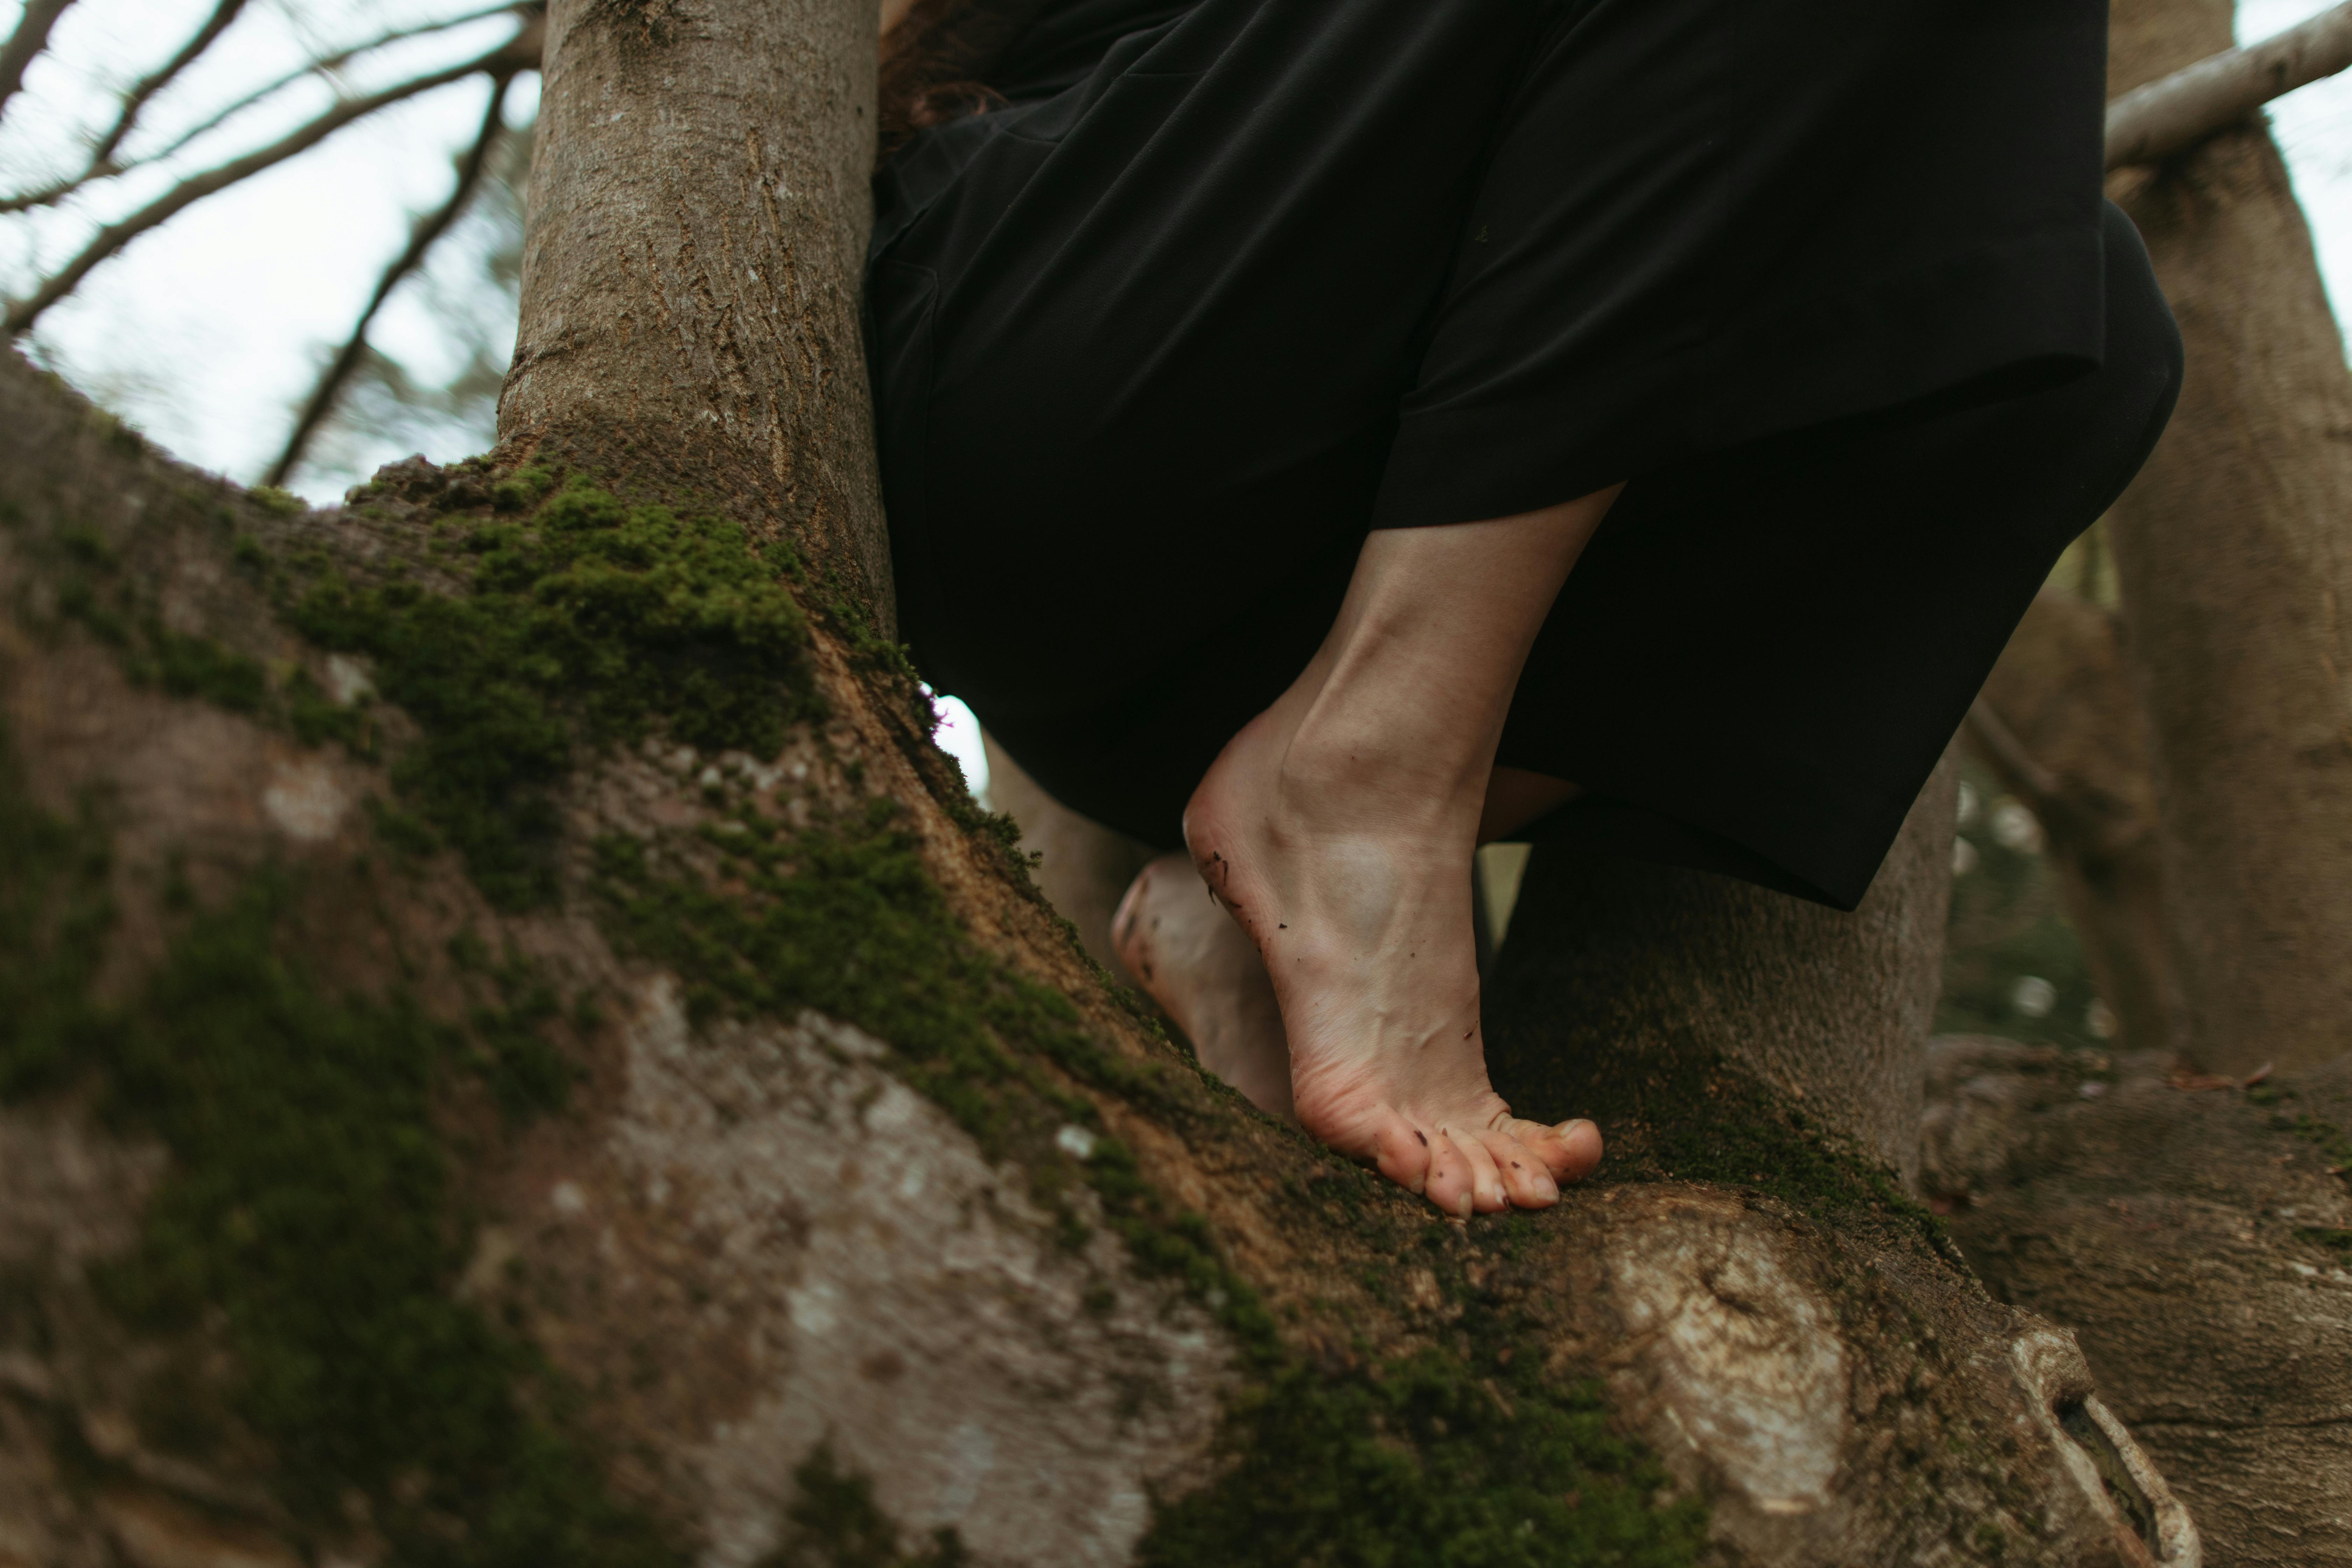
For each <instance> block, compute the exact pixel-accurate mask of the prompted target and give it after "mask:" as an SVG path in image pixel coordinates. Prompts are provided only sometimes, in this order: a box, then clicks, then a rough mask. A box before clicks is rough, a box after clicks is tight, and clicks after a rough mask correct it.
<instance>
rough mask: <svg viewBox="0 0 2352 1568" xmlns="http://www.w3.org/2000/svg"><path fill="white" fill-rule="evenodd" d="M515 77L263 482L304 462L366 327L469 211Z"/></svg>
mask: <svg viewBox="0 0 2352 1568" xmlns="http://www.w3.org/2000/svg"><path fill="white" fill-rule="evenodd" d="M513 81H514V77H513V75H512V73H509V74H507V75H503V76H499V77H495V78H493V79H492V80H491V83H490V102H489V107H488V109H487V110H484V111H483V114H482V130H481V134H480V135H478V136H477V137H475V138H474V144H473V146H472V147H471V148H470V149H468V150H467V153H466V156H465V160H464V161H463V162H462V163H459V164H458V165H457V188H456V189H455V190H453V191H451V192H450V193H449V199H448V200H447V201H446V202H444V203H443V204H442V205H441V207H440V209H439V210H438V211H436V212H435V213H433V214H431V215H430V216H427V217H425V219H424V220H423V221H421V222H420V223H418V224H417V226H416V227H415V230H414V231H413V232H412V233H411V234H410V235H409V237H408V245H407V247H406V248H405V249H404V250H402V251H401V253H400V254H399V255H398V256H396V257H394V258H393V262H392V265H391V266H389V267H387V268H384V270H383V277H382V278H381V279H378V280H377V282H376V286H375V292H374V293H373V294H371V295H369V296H368V302H367V307H366V308H365V309H364V310H361V311H360V319H359V321H357V322H356V323H354V324H353V326H352V335H351V337H350V338H349V339H348V340H346V341H345V342H344V343H343V346H342V349H341V352H340V353H337V354H336V355H335V357H334V359H333V360H332V361H331V363H329V364H328V366H327V368H326V371H325V373H324V374H321V375H320V377H319V384H318V386H317V387H316V388H315V389H314V390H313V391H312V392H311V394H310V402H309V403H308V404H306V405H304V406H303V409H302V416H301V417H300V418H299V419H298V420H296V421H295V422H294V430H293V433H292V434H291V435H289V436H288V437H286V449H285V450H284V451H283V452H280V453H279V454H278V461H277V462H275V463H273V464H271V465H270V468H269V474H268V478H267V479H264V480H263V481H262V482H263V483H265V484H271V485H282V484H284V483H285V482H286V476H287V475H288V474H289V473H291V472H292V471H293V468H294V465H295V464H297V463H299V462H300V461H301V460H302V453H303V449H304V448H305V447H309V446H310V437H312V436H314V435H316V434H317V433H318V429H319V426H320V424H321V423H323V422H324V421H325V419H326V417H327V416H328V415H329V414H331V413H332V412H333V411H334V406H335V402H336V399H337V398H339V397H341V395H342V391H343V385H344V384H345V383H346V382H348V381H350V380H351V377H352V371H354V370H356V369H357V368H358V367H359V363H360V356H361V355H362V354H363V353H366V352H367V334H368V326H369V324H370V323H371V322H373V321H374V320H375V315H376V312H377V311H378V310H382V309H383V302H384V301H385V300H388V299H390V298H391V297H392V291H393V290H394V289H397V288H399V287H400V284H401V281H402V279H405V278H406V277H407V276H408V275H409V274H410V273H411V272H414V271H415V270H416V269H417V268H419V267H422V266H423V265H424V264H425V256H426V255H427V254H428V253H429V252H430V251H431V250H432V248H433V247H434V246H435V245H436V243H437V242H438V241H439V240H440V238H441V237H442V236H443V235H445V234H446V233H448V232H449V226H450V225H451V224H453V223H455V222H457V215H458V214H460V213H462V212H464V211H465V210H466V204H467V203H468V202H470V201H472V200H473V198H474V192H475V191H476V190H477V189H478V187H479V186H480V184H481V183H482V171H483V170H485V169H486V168H488V166H489V161H490V153H491V150H492V149H493V148H495V147H497V145H498V143H499V134H500V133H501V132H504V131H505V129H506V104H507V89H508V87H509V85H510V84H512V82H513Z"/></svg>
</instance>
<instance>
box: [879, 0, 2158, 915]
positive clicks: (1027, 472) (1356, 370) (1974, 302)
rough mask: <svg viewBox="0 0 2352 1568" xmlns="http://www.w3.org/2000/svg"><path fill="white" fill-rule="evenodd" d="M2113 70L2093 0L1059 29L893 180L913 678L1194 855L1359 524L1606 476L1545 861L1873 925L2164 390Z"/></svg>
mask: <svg viewBox="0 0 2352 1568" xmlns="http://www.w3.org/2000/svg"><path fill="white" fill-rule="evenodd" d="M2104 61H2105V6H2104V5H2103V4H2100V3H2099V0H1565V3H1563V0H1196V3H1194V4H1190V5H1170V4H1168V3H1167V0H1060V3H1055V0H1047V3H1046V5H1045V8H1044V9H1043V10H1042V11H1041V12H1040V13H1039V14H1038V15H1037V16H1035V18H1034V20H1033V21H1032V22H1031V23H1029V24H1028V26H1027V27H1026V29H1025V30H1024V32H1022V33H1021V34H1020V35H1019V36H1017V37H1015V38H1014V39H1013V43H1012V44H1011V46H1010V47H1009V48H1008V49H1007V50H1006V51H1005V52H1004V53H1003V56H1002V58H1000V59H999V60H998V61H996V62H995V64H994V65H993V67H992V68H991V70H990V73H989V75H988V80H989V81H990V83H991V85H992V86H993V87H995V88H996V89H998V90H999V91H1001V92H1002V93H1003V96H1004V97H1005V98H1006V99H1007V100H1009V104H1008V106H1007V107H1004V108H1001V109H998V110H993V111H992V112H989V113H986V114H982V115H979V116H976V117H973V118H971V119H967V120H963V121H955V122H952V123H950V124H947V125H943V126H940V127H937V128H935V129H933V130H930V131H929V132H924V133H923V134H922V135H921V136H919V138H918V139H917V140H916V141H915V142H912V143H911V144H910V145H908V147H906V148H905V149H904V150H903V151H901V152H900V153H898V154H897V155H896V156H895V157H894V158H892V159H891V160H890V161H889V163H887V165H886V166H885V167H884V168H883V169H882V170H881V172H880V173H879V174H878V175H877V180H876V187H875V188H876V198H877V204H876V205H877V211H876V228H875V235H874V242H873V249H872V257H871V263H870V266H869V268H868V272H867V279H866V300H867V336H868V343H867V348H868V356H869V362H870V365H871V369H872V374H873V376H874V387H875V395H876V409H877V431H878V434H879V438H880V444H881V455H882V465H883V482H884V489H885V496H886V500H887V505H888V509H889V516H890V525H891V534H892V544H893V554H894V563H895V567H896V572H897V577H898V595H899V604H900V615H901V625H902V627H903V630H904V634H905V635H906V637H907V638H908V641H909V642H910V643H911V645H912V647H913V649H914V654H915V658H916V660H917V662H918V665H919V668H922V669H923V671H924V672H925V674H926V676H927V678H928V679H930V680H931V681H932V683H933V684H934V685H935V686H937V687H938V688H940V689H942V690H945V691H949V692H952V693H954V694H956V695H958V696H960V697H962V698H963V699H964V700H967V701H968V702H970V703H971V707H972V708H973V710H975V711H976V712H977V713H978V715H979V717H980V719H981V721H982V723H983V724H985V725H986V726H988V728H989V729H990V730H991V731H992V733H993V734H994V735H995V736H996V737H997V739H998V740H999V741H1000V742H1002V743H1003V745H1004V746H1005V747H1006V748H1007V749H1008V750H1009V751H1010V752H1012V754H1013V756H1014V757H1015V758H1017V759H1018V760H1019V761H1020V762H1021V763H1022V765H1023V766H1024V768H1026V769H1027V770H1028V771H1029V772H1030V773H1032V774H1034V776H1035V777H1036V778H1037V780H1038V782H1039V783H1040V784H1043V785H1044V786H1045V788H1046V789H1047V790H1049V791H1051V792H1052V793H1053V794H1054V795H1056V796H1057V797H1058V798H1060V799H1061V800H1063V801H1064V802H1065V803H1066V804H1067V805H1070V806H1072V807H1073V808H1075V809H1076V810H1078V811H1080V812H1083V813H1085V814H1086V815H1087V816H1092V817H1095V818H1097V820H1100V821H1102V822H1105V823H1107V824H1109V825H1110V826H1115V827H1118V828H1119V829H1121V830H1123V831H1125V832H1127V833H1129V834H1132V835H1134V836H1136V837H1140V838H1144V839H1146V840H1149V841H1151V842H1154V843H1156V844H1160V845H1161V846H1164V847H1173V846H1174V845H1175V844H1176V843H1177V842H1178V821H1179V816H1180V814H1181V809H1182V806H1183V804H1184V801H1185V799H1186V798H1187V796H1188V795H1190V794H1191V791H1192V787H1193V785H1194V784H1196V783H1197V782H1198V781H1199V779H1200V777H1201V774H1202V772H1203V771H1204V770H1205V769H1206V768H1207V766H1208V764H1209V763H1210V762H1211V760H1212V759H1213V757H1214V756H1215V754H1216V752H1217V751H1218V749H1219V748H1220V747H1221V746H1222V745H1223V742H1225V741H1226V740H1227V739H1229V738H1230V737H1231V736H1232V734H1233V733H1234V731H1236V730H1237V729H1239V728H1240V727H1241V725H1242V724H1244V722H1246V721H1248V720H1249V718H1250V717H1251V716H1252V715H1254V714H1255V713H1256V712H1257V711H1259V710H1261V709H1263V708H1264V707H1265V705H1266V704H1267V703H1268V702H1270V701H1271V700H1273V698H1274V697H1275V696H1276V694H1277V693H1278V692H1280V691H1281V690H1282V689H1283V688H1284V687H1285V686H1286V685H1287V684H1288V683H1289V681H1290V680H1291V679H1293V678H1294V677H1296V676H1297V673H1298V671H1299V669H1300V668H1302V667H1303V666H1304V665H1305V663H1306V662H1307V658H1308V656H1309V655H1310V654H1311V653H1312V652H1313V650H1314V648H1315V646H1316V645H1317V643H1318V641H1319V640H1320V638H1321V637H1322V635H1323V633H1324V632H1325V631H1326V630H1327V629H1328V626H1330V623H1331V620H1332V617H1333V615H1334V614H1335V612H1336V610H1337V607H1338V605H1339V598H1340V595H1341V593H1342V591H1343V589H1344V587H1345V584H1346V582H1347V577H1348V573H1349V568H1350V566H1351V565H1352V563H1353V561H1354V557H1355V554H1356V552H1357V550H1358V548H1359V546H1360V542H1361V541H1362V538H1363V535H1364V534H1365V532H1366V531H1368V530H1370V529H1373V528H1392V527H1415V526H1424V525H1440V524H1446V523H1454V522H1466V521H1477V520H1481V519H1487V518H1496V517H1503V516H1508V515H1512V514H1514V513H1517V512H1523V511H1527V510H1533V509H1535V508H1538V507H1542V506H1546V505H1549V504H1551V503H1554V502H1558V501H1563V500H1571V499H1573V498H1575V497H1577V496H1580V495H1583V494H1586V493H1588V492H1590V491H1592V490H1595V489H1601V488H1602V487H1604V486H1606V485H1609V484H1611V483H1613V482H1615V481H1618V480H1621V479H1623V480H1629V481H1630V483H1629V484H1628V485H1627V488H1626V489H1625V491H1624V493H1623V495H1622V497H1621V498H1620V500H1618V502H1617V503H1616V505H1615V507H1614V508H1613V510H1612V512H1611V513H1610V516H1609V518H1608V520H1607V521H1606V522H1605V523H1604V524H1603V526H1602V528H1601V531H1600V533H1599V535H1598V536H1597V537H1596V538H1595V539H1594V541H1593V542H1592V543H1591V546H1590V547H1589V548H1588V550H1587V551H1586V552H1585V554H1584V556H1583V558H1582V559H1581V560H1580V563H1579V564H1578V565H1577V568H1576V570H1575V572H1574V574H1572V575H1571V577H1570V581H1569V584H1568V587H1567V589H1566V591H1565V592H1564V593H1563V594H1562V595H1561V596H1560V598H1559V602H1558V605H1556V607H1555V608H1554V610H1553V612H1552V615H1551V616H1550V618H1549V621H1548V622H1547V624H1546V626H1545V627H1544V629H1543V632H1542V634H1541V636H1540V637H1538V642H1537V644H1536V647H1535V650H1534V652H1533V654H1532V655H1531V657H1530V658H1529V661H1528V668H1527V670H1526V673H1525V674H1524V676H1523V677H1522V679H1521V681H1520V684H1519V688H1518V690H1517V696H1516V698H1515V700H1514V701H1513V705H1512V708H1511V713H1510V718H1509V721H1508V723H1507V727H1506V730H1505V733H1504V737H1503V742H1502V749H1501V752H1500V757H1499V760H1500V761H1501V762H1502V763H1506V764H1510V765H1515V766H1519V767H1525V768H1531V769H1534V770H1537V771H1538V772H1542V773H1550V774H1553V775H1555V776H1558V777H1560V778H1565V779H1570V780H1573V781H1575V782H1576V783H1578V784H1581V785H1583V786H1584V789H1585V791H1586V794H1585V795H1583V796H1582V797H1580V800H1579V801H1578V802H1577V803H1576V804H1575V805H1571V806H1570V807H1568V808H1566V809H1564V810H1562V811H1560V812H1558V813H1555V814H1553V816H1550V817H1548V818H1546V819H1545V820H1544V821H1543V822H1541V823H1539V824H1538V825H1537V826H1535V827H1533V828H1531V829H1529V830H1528V834H1527V835H1526V836H1527V837H1539V838H1567V839H1572V840H1574V841H1576V842H1578V843H1580V844H1581V845H1583V846H1585V847H1598V848H1603V849H1611V850H1615V851H1618V852H1622V853H1629V854H1634V855H1639V856H1643V857H1646V858H1654V859H1660V860H1664V861H1669V862H1675V863H1680V864H1686V865H1696V866H1701V867H1706V868H1713V869H1717V870H1722V871H1727V872H1729V873H1731V874H1734V875H1738V876H1742V877H1746V878H1748V879H1751V880H1755V881H1758V882H1761V883H1764V884H1766V885H1768V886H1771V887H1776V888H1780V889H1785V890H1788V891H1791V892H1796V893H1799V894H1801V895H1803V896H1806V897H1810V898H1814V899H1817V900H1822V901H1824V902H1828V903H1831V904H1834V905H1837V906H1839V907H1843V908H1851V907H1853V904H1854V903H1855V902H1857V901H1858V900H1860V899H1861V897H1862V895H1863V893H1864V890H1865V889H1867V887H1868V886H1869V883H1870V879H1871V878H1872V876H1873V875H1874V872H1875V870H1876V868H1877V866H1878V863H1879V861H1880V859H1881V858H1883V857H1884V855H1885V850H1886V847H1887V846H1888V844H1889V843H1891V842H1892V840H1893V837H1894V835H1895V831H1896V830H1897V828H1898V827H1899V826H1900V825H1901V822H1902V819H1903V816H1904V815H1905V813H1906V810H1907V809H1908V807H1909V805H1910V803H1911V801H1912V799H1913V797H1914V796H1915V795H1916V794H1917V791H1918V788H1919V786H1920V784H1921V783H1922V782H1923V780H1924V779H1925V778H1926V776H1927V773H1928V772H1929V770H1930V769H1931V768H1932V767H1933V766H1934V763H1935V762H1936V759H1937V756H1938V755H1939V754H1940V752H1941V751H1942V749H1943V747H1944V744H1945V742H1947V741H1948V739H1949V737H1950V735H1951V733H1952V731H1953V730H1954V728H1955V727H1956V726H1957V724H1958V721H1959V720H1960V717H1961V715H1962V714H1963V712H1964V711H1965V710H1966V709H1967V706H1968V703H1969V700H1970V699H1971V698H1972V697H1973V696H1974V694H1975V692H1976V690H1977V689H1978V687H1979V685H1980V684H1981V683H1982V681H1983V679H1984V676H1985V674H1986V672H1987V670H1988V669H1989V668H1990V666H1991V663H1992V661H1993V659H1994V658H1995V657H1996V656H1997V655H1998V653H1999V652H2000V647H2001V646H2002V644H2003V643H2004V642H2005V641H2006V639H2007V637H2008V636H2009V634H2010V632H2011V630H2012V629H2013V627H2014V626H2015V625H2016V622H2017V620H2018V618H2019V616H2021V615H2022V613H2023V611H2024V607H2025V605H2026V604H2027V602H2028V600H2029V599H2030V598H2031V596H2032V593H2033V591H2034V589H2035V588H2036V587H2037V586H2038V585H2039V584H2041V582H2042V579H2043V577H2044V576H2045V575H2046V574H2047V573H2048V570H2049V568H2050V566H2051V564H2052V563H2053V562H2054V560H2055V559H2056V556H2057V554H2058V552H2059V551H2060V550H2061V549H2062V548H2063V546H2064V545H2065V544H2066V543H2067V542H2068V541H2070V540H2071V539H2073V538H2074V535H2075V534H2076V533H2078V532H2079V531H2081V530H2082V529H2083V528H2084V527H2085V526H2087V525H2088V524H2089V523H2090V522H2091V521H2094V520H2095V518H2096V517H2097V515H2098V514H2099V513H2100V511H2102V510H2104V509H2105V507H2106V506H2107V504H2108V503H2109V502H2110V501H2111V500H2113V499H2114V497H2115V496H2116V494H2117V493H2118V492H2119V491H2120V490H2121V489H2122V487H2123V485H2124V484H2125V482H2126V481H2127V480H2128V479H2130V477H2131V476H2132V474H2133V473H2134V472H2135V471H2137V468H2138V467H2139V464H2140V462H2141V461H2142V460H2143V459H2144V458H2145V457H2146V455H2147V450H2148V448H2149V447H2151V446H2152V445H2153V443H2154V441H2155V438H2156V436H2157V434H2158V431H2159V430H2160V429H2161V428H2162V426H2163V422H2164V420H2165V418H2166V416H2168V413H2169V411H2170V407H2171V402H2172V398H2173V395H2174V392H2175V390H2176V389H2177V386H2178V383H2179V342H2178V338H2177V335H2176V333H2175V332H2174V330H2173V327H2172V322H2171V318H2170V315H2169V313H2168V310H2166V308H2165V305H2164V302H2163V300H2162V298H2161V296H2160V295H2159V294H2158V292H2157V289H2156V287H2155V284H2154V280H2153V278H2152V276H2151V274H2150V272H2149V270H2148V267H2147V258H2146V255H2145V252H2144V251H2143V250H2142V248H2141V247H2140V245H2139V242H2138V237H2137V235H2136V234H2135V233H2134V232H2133V230H2132V228H2131V226H2130V225H2129V223H2128V222H2127V221H2126V220H2125V219H2124V218H2123V216H2122V215H2121V214H2120V213H2118V212H2116V210H2115V209H2114V208H2112V207H2109V206H2106V205H2105V204H2104V203H2103V201H2102V200H2101V196H2100V162H2101V160H2100V124H2101V95H2102V91H2103V87H2104V81H2105V70H2104ZM1463 609H1464V613H1465V614H1475V613H1477V611H1476V606H1475V605H1465V606H1464V607H1463Z"/></svg>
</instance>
